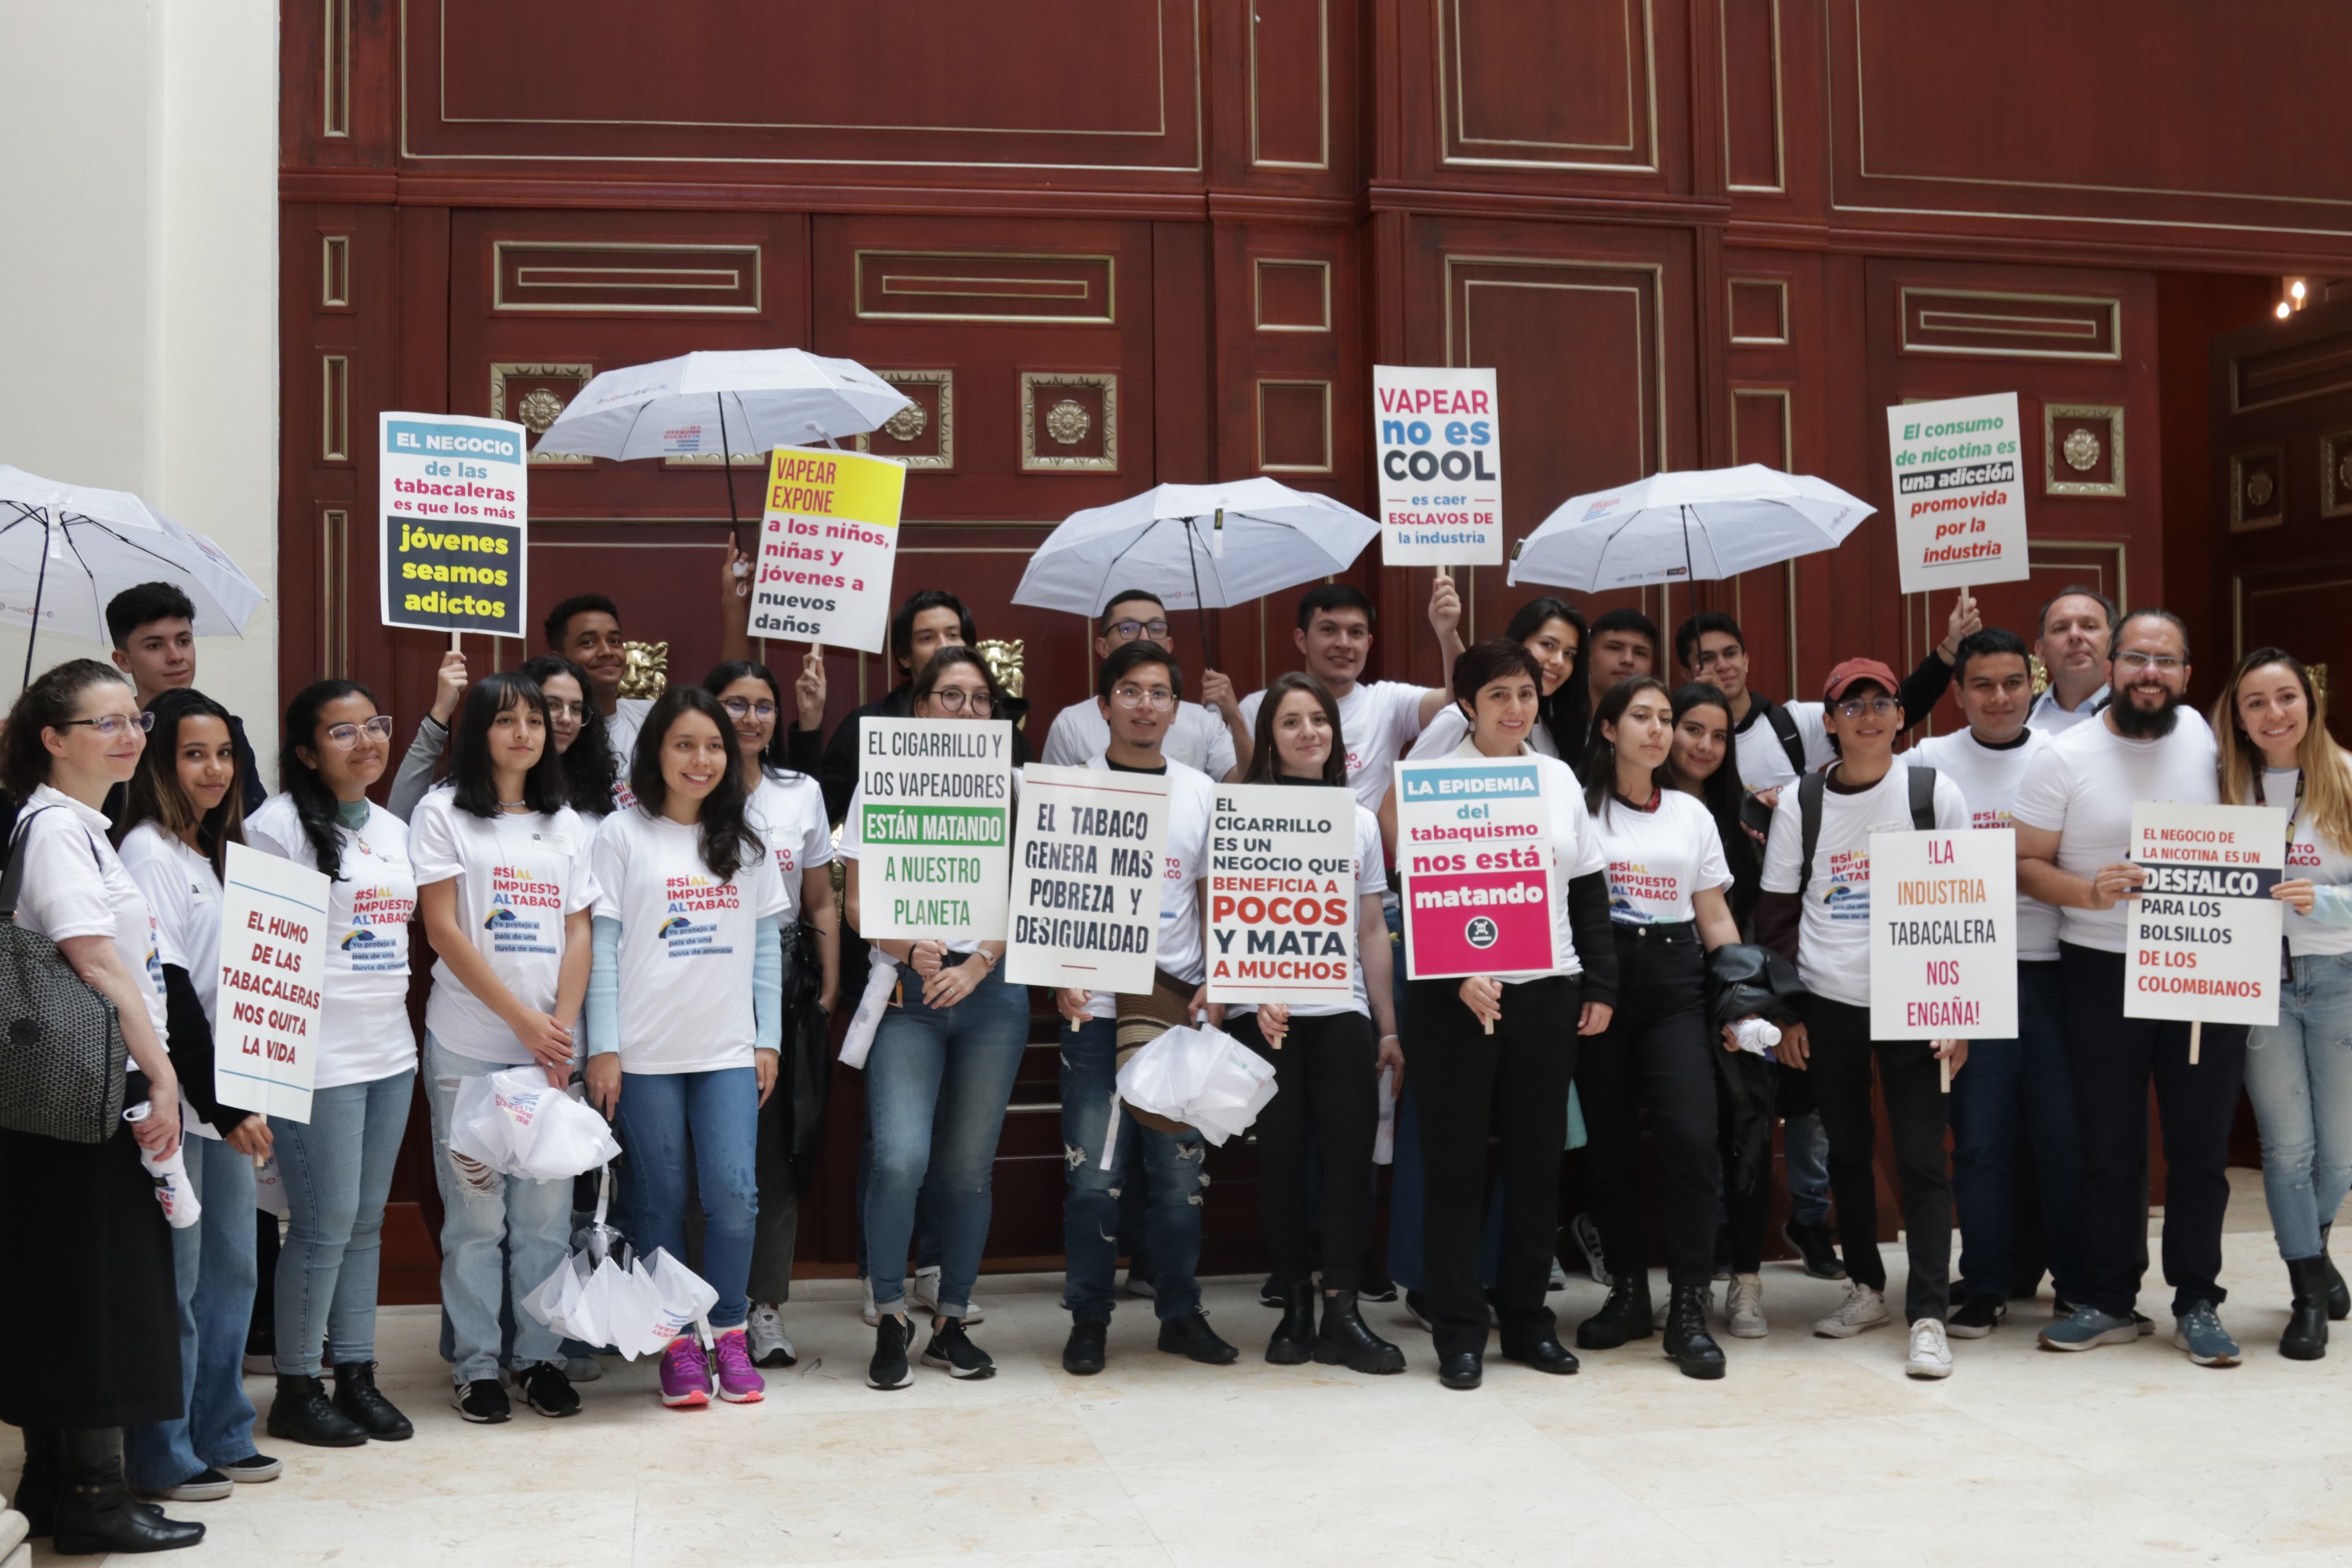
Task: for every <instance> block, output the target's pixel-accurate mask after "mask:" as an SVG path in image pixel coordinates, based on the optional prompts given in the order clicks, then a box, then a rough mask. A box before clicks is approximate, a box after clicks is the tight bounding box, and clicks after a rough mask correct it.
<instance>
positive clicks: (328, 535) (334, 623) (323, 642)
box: [319, 507, 497, 680]
mask: <svg viewBox="0 0 2352 1568" xmlns="http://www.w3.org/2000/svg"><path fill="white" fill-rule="evenodd" d="M491 640H492V641H493V642H495V641H496V640H497V639H496V638H493V639H491ZM351 668H352V514H351V513H350V512H349V511H347V510H344V509H343V508H341V507H328V508H324V509H322V510H320V513H319V679H321V680H342V679H348V678H349V677H350V675H351Z"/></svg>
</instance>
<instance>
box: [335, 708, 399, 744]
mask: <svg viewBox="0 0 2352 1568" xmlns="http://www.w3.org/2000/svg"><path fill="white" fill-rule="evenodd" d="M362 731H365V732H366V734H367V737H368V739H370V740H372V741H389V740H391V739H392V715H391V714H389V713H379V714H377V715H376V716H375V717H374V718H373V719H371V720H369V721H367V722H366V723H364V724H338V725H336V726H335V727H334V728H333V729H331V730H330V731H327V739H329V740H330V741H332V742H334V743H335V747H336V749H337V750H338V751H344V752H348V751H350V750H351V749H352V747H353V746H356V745H358V744H359V743H360V734H361V732H362Z"/></svg>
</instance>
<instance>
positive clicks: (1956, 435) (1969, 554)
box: [1886, 392, 2031, 594]
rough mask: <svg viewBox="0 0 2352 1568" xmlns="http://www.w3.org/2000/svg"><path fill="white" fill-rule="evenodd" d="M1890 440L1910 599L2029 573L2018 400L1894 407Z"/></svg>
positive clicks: (1900, 559)
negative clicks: (1919, 595)
mask: <svg viewBox="0 0 2352 1568" xmlns="http://www.w3.org/2000/svg"><path fill="white" fill-rule="evenodd" d="M1886 439H1887V443H1888V445H1889V446H1890V447H1892V448H1893V458H1894V465H1895V549H1896V562H1897V564H1898V565H1899V566H1900V567H1901V568H1902V577H1903V591H1904V592H1905V593H1906V594H1925V593H1928V592H1930V591H1932V590H1935V589H1938V588H1965V587H1967V586H1968V585H1969V584H1971V583H2016V582H2021V581H2023V580H2024V579H2025V578H2026V577H2027V576H2028V575H2030V574H2031V568H2030V567H2029V566H2028V565H2027V563H2026V558H2025V486H2024V482H2023V480H2022V479H2021V477H2020V476H2021V474H2022V472H2023V468H2024V462H2023V458H2022V452H2023V447H2021V445H2020V443H2019V439H2018V424H2017V394H2015V393H2013V392H1999V393H1990V394H1987V395H1984V396H1982V397H1950V398H1946V399H1944V400H1943V401H1942V402H1940V403H1904V404H1897V405H1895V406H1894V407H1892V408H1889V409H1888V410H1887V411H1886Z"/></svg>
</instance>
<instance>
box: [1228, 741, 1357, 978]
mask: <svg viewBox="0 0 2352 1568" xmlns="http://www.w3.org/2000/svg"><path fill="white" fill-rule="evenodd" d="M1355 990H1356V795H1355V792H1354V791H1353V790H1350V789H1349V788H1347V787H1346V786H1345V785H1339V786H1335V787H1333V788H1330V789H1297V788H1294V787H1291V786H1288V785H1285V784H1219V785H1218V786H1217V787H1216V798H1215V807H1214V812H1213V815H1212V816H1211V817H1210V819H1209V1000H1210V1001H1212V1002H1281V1003H1288V1004H1301V1005H1307V1006H1310V1007H1311V1006H1315V1005H1318V1004H1328V1003H1343V1004H1344V1003H1345V1002H1347V1001H1348V1000H1349V998H1350V997H1351V996H1353V995H1354V994H1355Z"/></svg>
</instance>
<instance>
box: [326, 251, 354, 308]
mask: <svg viewBox="0 0 2352 1568" xmlns="http://www.w3.org/2000/svg"><path fill="white" fill-rule="evenodd" d="M319 240H320V244H319V309H320V310H349V309H351V304H352V237H351V236H350V235H347V234H323V235H320V237H319Z"/></svg>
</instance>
